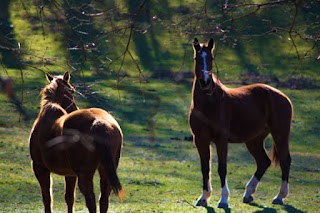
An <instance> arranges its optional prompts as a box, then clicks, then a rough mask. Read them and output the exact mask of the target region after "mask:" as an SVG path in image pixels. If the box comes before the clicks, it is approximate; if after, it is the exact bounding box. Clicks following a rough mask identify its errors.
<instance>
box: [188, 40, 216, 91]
mask: <svg viewBox="0 0 320 213" xmlns="http://www.w3.org/2000/svg"><path fill="white" fill-rule="evenodd" d="M214 47H215V45H214V43H213V39H212V38H211V39H210V41H209V42H208V43H207V44H202V43H199V41H198V39H197V38H195V39H194V41H193V50H194V60H195V63H194V64H195V73H194V74H195V77H196V79H197V81H198V82H199V84H200V88H201V89H203V90H207V89H209V88H210V87H211V85H212V84H213V83H214V82H213V79H212V61H213V51H214Z"/></svg>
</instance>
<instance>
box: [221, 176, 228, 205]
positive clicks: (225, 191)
mask: <svg viewBox="0 0 320 213" xmlns="http://www.w3.org/2000/svg"><path fill="white" fill-rule="evenodd" d="M229 194H230V192H229V188H228V183H227V180H226V184H225V185H224V186H223V188H222V190H221V197H220V201H219V203H223V204H228V200H229Z"/></svg>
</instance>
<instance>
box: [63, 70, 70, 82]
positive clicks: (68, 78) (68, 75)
mask: <svg viewBox="0 0 320 213" xmlns="http://www.w3.org/2000/svg"><path fill="white" fill-rule="evenodd" d="M63 80H64V81H66V82H69V81H70V72H69V71H67V72H65V73H64V74H63Z"/></svg>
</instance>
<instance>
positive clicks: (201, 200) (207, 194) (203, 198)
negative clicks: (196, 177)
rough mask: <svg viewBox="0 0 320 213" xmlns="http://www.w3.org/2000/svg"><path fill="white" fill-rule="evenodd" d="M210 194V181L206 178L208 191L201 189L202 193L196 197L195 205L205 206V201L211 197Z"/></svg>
mask: <svg viewBox="0 0 320 213" xmlns="http://www.w3.org/2000/svg"><path fill="white" fill-rule="evenodd" d="M211 194H212V187H211V182H210V179H209V180H208V191H207V190H203V192H202V194H201V195H200V197H199V198H198V200H197V202H196V206H207V203H208V201H209V199H210V197H211Z"/></svg>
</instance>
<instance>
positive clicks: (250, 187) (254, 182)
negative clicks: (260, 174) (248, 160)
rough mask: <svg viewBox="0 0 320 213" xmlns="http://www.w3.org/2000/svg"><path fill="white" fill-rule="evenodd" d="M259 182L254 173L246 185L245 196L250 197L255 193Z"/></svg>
mask: <svg viewBox="0 0 320 213" xmlns="http://www.w3.org/2000/svg"><path fill="white" fill-rule="evenodd" d="M258 184H259V181H258V179H257V178H256V177H255V176H254V175H253V176H252V177H251V179H250V180H249V182H248V183H247V185H246V191H245V193H244V196H243V197H246V198H247V197H250V196H252V195H253V194H254V192H255V191H256V189H257V186H258Z"/></svg>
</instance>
